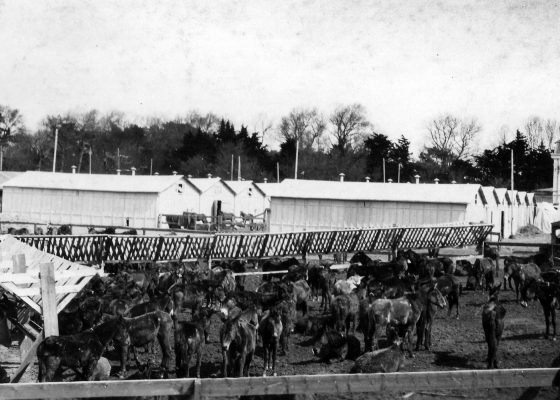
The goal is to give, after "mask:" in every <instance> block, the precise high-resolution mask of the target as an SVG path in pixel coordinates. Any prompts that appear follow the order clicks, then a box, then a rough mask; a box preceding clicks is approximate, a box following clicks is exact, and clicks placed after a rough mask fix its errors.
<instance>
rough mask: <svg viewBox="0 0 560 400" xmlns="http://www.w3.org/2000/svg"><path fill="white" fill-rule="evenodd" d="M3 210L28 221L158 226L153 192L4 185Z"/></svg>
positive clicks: (155, 200) (7, 213)
mask: <svg viewBox="0 0 560 400" xmlns="http://www.w3.org/2000/svg"><path fill="white" fill-rule="evenodd" d="M3 213H4V214H6V215H7V216H9V217H17V218H18V219H20V220H25V221H31V222H45V223H47V222H51V223H54V224H65V223H69V224H86V225H90V224H91V225H119V226H124V225H126V218H127V217H128V218H129V224H130V226H134V227H157V215H158V212H157V194H156V193H115V192H98V191H77V190H54V189H28V188H5V189H4V196H3Z"/></svg>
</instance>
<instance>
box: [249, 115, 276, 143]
mask: <svg viewBox="0 0 560 400" xmlns="http://www.w3.org/2000/svg"><path fill="white" fill-rule="evenodd" d="M272 126H273V124H272V120H271V119H270V118H268V117H267V116H266V114H264V113H260V114H259V115H258V116H257V117H256V119H255V123H254V125H253V132H259V133H260V134H261V142H263V143H264V138H265V136H266V134H267V133H268V132H269V131H270V130H271V129H272Z"/></svg>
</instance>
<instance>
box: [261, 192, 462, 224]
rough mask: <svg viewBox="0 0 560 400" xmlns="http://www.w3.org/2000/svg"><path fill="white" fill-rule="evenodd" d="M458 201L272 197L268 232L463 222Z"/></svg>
mask: <svg viewBox="0 0 560 400" xmlns="http://www.w3.org/2000/svg"><path fill="white" fill-rule="evenodd" d="M465 218H466V206H465V205H461V204H441V203H411V202H409V203H407V202H364V201H343V200H311V199H288V198H278V197H273V198H272V200H271V216H270V231H271V232H287V231H301V230H323V229H344V228H356V227H368V226H380V225H393V224H396V225H421V224H438V223H447V222H464V221H465Z"/></svg>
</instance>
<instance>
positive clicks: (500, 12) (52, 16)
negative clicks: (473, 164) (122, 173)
mask: <svg viewBox="0 0 560 400" xmlns="http://www.w3.org/2000/svg"><path fill="white" fill-rule="evenodd" d="M0 39H1V40H0V104H6V105H9V106H11V107H15V108H18V109H19V110H20V111H21V112H22V113H23V115H24V116H25V121H26V124H27V125H28V127H29V128H31V129H34V128H36V127H37V125H38V122H39V121H40V119H41V118H43V117H44V116H45V115H47V114H58V113H63V112H65V111H67V110H74V111H86V110H89V109H92V108H96V109H99V110H100V111H110V110H114V109H116V110H120V111H123V112H125V113H126V114H127V115H128V116H129V117H131V118H138V117H143V116H152V115H156V116H161V117H167V118H173V117H175V116H178V115H184V114H186V112H187V111H188V110H191V109H196V110H199V111H201V112H207V111H212V112H214V113H216V114H218V115H220V116H222V115H223V116H225V117H227V118H229V119H230V120H232V121H233V122H234V123H235V124H236V126H238V125H240V124H241V123H244V124H248V125H249V127H250V128H252V127H254V126H255V125H256V124H257V122H258V121H259V120H260V119H262V118H263V117H264V118H265V119H270V120H271V121H273V122H274V123H275V125H277V123H278V121H279V119H280V117H281V116H282V115H284V114H286V113H288V112H289V111H290V110H291V109H292V108H294V107H317V108H318V109H319V110H320V111H321V112H323V113H325V114H328V113H329V112H330V111H332V109H333V108H334V107H335V106H337V105H339V104H348V103H354V102H358V103H362V104H363V105H364V106H365V107H366V109H367V111H368V117H369V119H370V120H371V121H372V122H373V123H374V125H375V127H376V129H377V131H379V132H382V133H385V134H387V135H389V136H390V137H391V138H397V137H398V136H400V135H401V134H404V135H405V136H407V137H409V138H410V139H411V140H412V141H413V142H414V145H415V147H418V146H420V145H421V143H423V138H424V137H425V135H426V129H425V127H426V125H427V123H428V122H429V121H430V119H432V118H434V117H436V116H437V115H439V114H441V113H444V112H450V113H454V114H456V115H458V116H461V117H476V118H478V119H479V121H480V122H481V124H482V126H483V132H482V134H481V135H482V137H481V141H480V143H482V144H487V143H488V144H495V143H497V141H498V132H499V131H500V129H504V128H502V127H503V126H507V127H508V128H509V131H510V132H513V131H514V130H515V128H517V127H521V126H522V125H523V123H524V121H525V120H526V119H527V118H528V117H529V116H532V115H538V116H541V117H544V118H556V119H559V120H560V8H559V2H558V1H546V0H543V1H486V0H484V1H449V0H445V1H440V2H436V1H426V2H424V1H411V0H406V1H400V2H397V1H349V0H337V1H332V0H329V1H286V0H282V1H277V0H276V1H232V0H225V1H217V0H212V1H185V0H179V1H140V0H131V1H124V0H118V1H117V0H115V1H100V0H94V1H84V0H80V1H70V0H68V1H48V0H47V1H35V0H33V1H21V0H5V1H2V0H0Z"/></svg>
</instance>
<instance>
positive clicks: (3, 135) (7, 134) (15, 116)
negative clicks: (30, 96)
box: [0, 105, 23, 171]
mask: <svg viewBox="0 0 560 400" xmlns="http://www.w3.org/2000/svg"><path fill="white" fill-rule="evenodd" d="M22 129H23V119H22V116H21V114H20V112H19V111H18V110H17V109H15V108H10V107H8V106H3V105H0V171H2V169H3V163H4V147H5V146H6V145H8V144H9V143H10V142H11V141H12V136H13V135H14V134H15V133H17V132H19V131H21V130H22Z"/></svg>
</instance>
